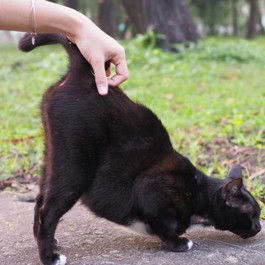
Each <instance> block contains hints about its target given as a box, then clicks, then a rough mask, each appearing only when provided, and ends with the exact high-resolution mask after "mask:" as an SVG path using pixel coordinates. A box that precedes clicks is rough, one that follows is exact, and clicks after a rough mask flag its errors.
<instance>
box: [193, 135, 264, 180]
mask: <svg viewBox="0 0 265 265" xmlns="http://www.w3.org/2000/svg"><path fill="white" fill-rule="evenodd" d="M200 145H201V148H202V153H203V154H204V155H205V159H203V160H202V159H199V160H198V161H197V163H198V164H199V165H201V166H207V165H209V164H213V163H214V159H216V158H217V161H216V162H218V165H219V166H220V167H221V168H225V167H229V166H230V165H232V164H235V163H237V164H240V165H241V166H242V167H243V169H244V170H245V174H246V175H248V176H249V177H250V179H251V180H252V179H254V178H257V177H259V178H261V179H262V180H263V181H264V183H265V149H259V148H256V147H251V146H250V147H246V146H240V145H232V144H231V143H230V142H229V140H227V139H223V138H214V139H213V141H212V142H211V143H204V142H203V141H202V142H200ZM216 154H218V155H216ZM215 173H217V172H215Z"/></svg>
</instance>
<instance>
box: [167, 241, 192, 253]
mask: <svg viewBox="0 0 265 265" xmlns="http://www.w3.org/2000/svg"><path fill="white" fill-rule="evenodd" d="M166 243H167V246H168V248H169V250H171V251H174V252H186V251H188V250H190V249H191V248H192V246H193V242H192V241H191V240H189V239H187V238H185V237H180V238H176V239H175V240H170V241H166Z"/></svg>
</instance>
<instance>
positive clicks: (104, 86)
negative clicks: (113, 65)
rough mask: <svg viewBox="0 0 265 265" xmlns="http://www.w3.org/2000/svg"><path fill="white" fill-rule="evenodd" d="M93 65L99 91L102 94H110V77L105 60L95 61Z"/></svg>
mask: <svg viewBox="0 0 265 265" xmlns="http://www.w3.org/2000/svg"><path fill="white" fill-rule="evenodd" d="M91 65H92V68H93V70H94V73H95V79H96V85H97V89H98V93H99V94H100V95H101V96H105V95H107V94H108V79H107V76H106V71H105V63H104V60H103V61H101V60H98V61H94V64H91Z"/></svg>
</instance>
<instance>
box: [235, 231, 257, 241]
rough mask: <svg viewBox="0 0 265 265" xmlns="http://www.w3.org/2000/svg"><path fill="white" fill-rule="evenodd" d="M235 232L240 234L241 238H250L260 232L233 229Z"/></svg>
mask: <svg viewBox="0 0 265 265" xmlns="http://www.w3.org/2000/svg"><path fill="white" fill-rule="evenodd" d="M233 233H235V234H236V235H238V236H240V237H241V238H243V239H248V238H250V237H253V236H255V235H256V234H257V233H258V232H256V231H251V232H250V231H247V232H244V231H233Z"/></svg>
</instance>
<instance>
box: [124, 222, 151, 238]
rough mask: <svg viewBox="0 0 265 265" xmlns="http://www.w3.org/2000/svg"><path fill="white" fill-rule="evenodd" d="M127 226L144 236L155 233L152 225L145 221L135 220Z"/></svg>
mask: <svg viewBox="0 0 265 265" xmlns="http://www.w3.org/2000/svg"><path fill="white" fill-rule="evenodd" d="M126 228H128V229H130V230H131V231H133V232H135V233H137V234H140V235H144V236H152V235H153V234H152V232H151V228H150V226H149V225H148V224H146V223H144V222H143V221H139V220H135V221H133V222H132V223H131V224H130V225H128V226H126Z"/></svg>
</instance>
